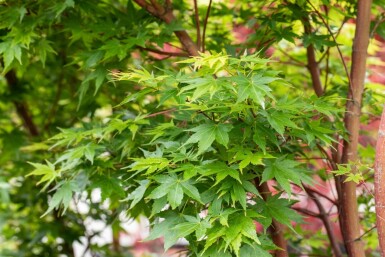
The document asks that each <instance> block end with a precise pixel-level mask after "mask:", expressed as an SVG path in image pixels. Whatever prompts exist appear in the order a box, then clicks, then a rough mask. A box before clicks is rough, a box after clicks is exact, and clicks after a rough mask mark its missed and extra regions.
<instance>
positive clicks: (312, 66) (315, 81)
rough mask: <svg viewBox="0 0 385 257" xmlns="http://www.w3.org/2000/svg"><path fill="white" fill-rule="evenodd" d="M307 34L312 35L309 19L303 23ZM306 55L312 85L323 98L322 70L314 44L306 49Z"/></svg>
mask: <svg viewBox="0 0 385 257" xmlns="http://www.w3.org/2000/svg"><path fill="white" fill-rule="evenodd" d="M303 24H304V29H305V34H307V35H310V34H311V33H312V31H311V26H310V21H309V19H305V20H304V21H303ZM306 55H307V61H308V63H307V66H306V67H307V69H308V70H309V72H310V76H311V81H312V85H313V88H314V91H315V93H316V95H317V96H318V97H320V96H322V95H323V93H324V91H323V87H322V83H321V76H320V69H319V66H318V62H317V60H316V57H315V50H314V46H313V44H310V45H309V46H308V47H307V48H306Z"/></svg>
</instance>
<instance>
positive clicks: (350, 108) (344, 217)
mask: <svg viewBox="0 0 385 257" xmlns="http://www.w3.org/2000/svg"><path fill="white" fill-rule="evenodd" d="M371 2H372V1H371V0H359V1H358V10H357V20H356V32H355V36H354V42H353V54H352V67H351V72H350V74H351V83H350V85H349V95H348V100H347V103H346V113H345V119H344V123H345V127H346V129H347V131H348V132H349V140H348V141H345V142H344V149H343V153H342V159H341V162H342V163H344V164H346V163H349V162H355V161H357V149H358V137H359V132H360V115H361V102H362V93H363V90H364V80H365V72H366V57H367V48H368V44H369V30H370V9H371ZM351 172H353V173H354V172H356V170H355V169H353V170H352V171H351ZM344 180H345V179H344V178H343V179H342V180H341V181H344ZM356 188H357V186H356V184H355V183H354V182H346V183H344V182H341V195H340V197H341V199H339V200H340V204H341V226H342V229H343V232H344V233H343V236H344V243H345V247H346V250H347V252H348V256H350V257H364V256H365V252H364V247H363V243H362V241H361V239H360V233H361V232H360V224H359V214H358V206H357V196H356Z"/></svg>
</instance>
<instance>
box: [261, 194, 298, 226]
mask: <svg viewBox="0 0 385 257" xmlns="http://www.w3.org/2000/svg"><path fill="white" fill-rule="evenodd" d="M254 206H255V208H256V209H257V210H258V212H259V213H260V214H261V215H263V216H264V217H265V218H269V220H270V224H271V220H272V219H273V218H274V219H276V220H277V221H278V222H280V223H282V224H284V225H286V226H288V227H289V228H291V229H292V225H291V223H292V221H296V222H300V221H301V216H300V215H299V214H298V213H297V212H295V211H294V210H292V209H291V208H290V202H289V200H288V199H284V198H280V194H277V195H274V196H269V197H267V199H266V201H264V200H263V199H261V198H258V199H256V204H255V205H254ZM265 225H269V224H265Z"/></svg>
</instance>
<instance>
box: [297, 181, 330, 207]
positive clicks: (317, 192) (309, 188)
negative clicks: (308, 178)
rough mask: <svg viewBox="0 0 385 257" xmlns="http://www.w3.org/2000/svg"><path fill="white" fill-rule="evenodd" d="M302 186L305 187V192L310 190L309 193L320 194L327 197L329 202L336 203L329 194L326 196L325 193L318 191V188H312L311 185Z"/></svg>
mask: <svg viewBox="0 0 385 257" xmlns="http://www.w3.org/2000/svg"><path fill="white" fill-rule="evenodd" d="M303 188H304V189H305V191H306V192H308V191H309V192H311V193H315V194H317V195H319V196H322V197H323V198H325V199H327V200H328V201H329V202H331V203H332V204H334V205H337V202H336V200H334V199H332V198H330V197H329V196H327V195H325V194H323V193H321V192H319V191H318V190H315V189H313V188H311V187H308V186H305V185H303Z"/></svg>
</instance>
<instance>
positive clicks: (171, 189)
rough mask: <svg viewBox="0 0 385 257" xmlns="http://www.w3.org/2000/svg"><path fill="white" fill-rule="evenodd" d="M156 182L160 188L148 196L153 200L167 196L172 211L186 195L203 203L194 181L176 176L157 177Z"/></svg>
mask: <svg viewBox="0 0 385 257" xmlns="http://www.w3.org/2000/svg"><path fill="white" fill-rule="evenodd" d="M154 180H155V181H157V182H158V183H159V186H158V187H156V188H155V189H154V190H153V191H151V193H150V195H149V196H148V197H149V198H151V199H160V198H162V197H163V196H166V195H167V201H168V203H169V204H170V205H171V208H172V209H175V208H177V207H178V206H179V205H180V204H181V203H182V200H183V196H184V194H186V195H187V196H189V197H191V198H192V199H194V200H196V201H198V202H200V203H202V200H201V197H200V194H199V191H198V189H197V188H196V187H195V186H194V185H193V182H192V180H187V181H183V180H182V179H180V178H179V177H178V176H177V175H175V174H173V173H172V174H170V175H159V176H155V177H154Z"/></svg>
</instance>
